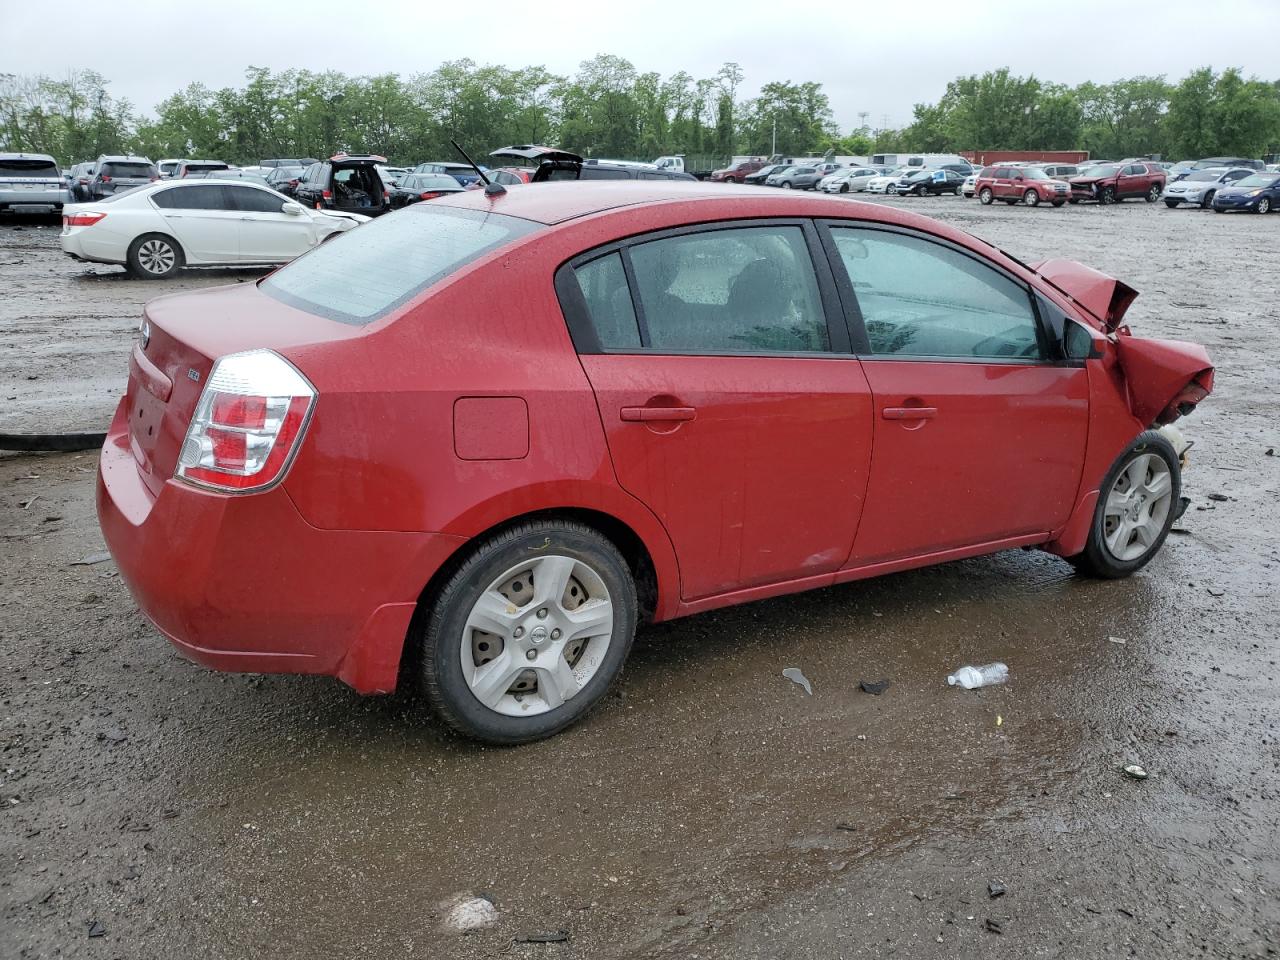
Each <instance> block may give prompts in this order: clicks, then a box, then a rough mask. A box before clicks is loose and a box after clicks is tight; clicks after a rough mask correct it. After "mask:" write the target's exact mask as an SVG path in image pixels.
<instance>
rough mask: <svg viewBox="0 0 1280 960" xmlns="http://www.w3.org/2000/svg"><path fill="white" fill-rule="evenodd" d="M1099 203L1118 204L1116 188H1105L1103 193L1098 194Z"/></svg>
mask: <svg viewBox="0 0 1280 960" xmlns="http://www.w3.org/2000/svg"><path fill="white" fill-rule="evenodd" d="M1098 202H1099V203H1105V204H1112V203H1115V202H1116V188H1115V187H1103V188H1102V192H1101V193H1099V194H1098Z"/></svg>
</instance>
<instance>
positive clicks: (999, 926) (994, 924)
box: [986, 917, 1004, 933]
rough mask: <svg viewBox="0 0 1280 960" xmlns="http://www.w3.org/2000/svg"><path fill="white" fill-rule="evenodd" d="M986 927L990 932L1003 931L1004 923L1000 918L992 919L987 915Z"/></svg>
mask: <svg viewBox="0 0 1280 960" xmlns="http://www.w3.org/2000/svg"><path fill="white" fill-rule="evenodd" d="M986 927H987V929H988V930H990V931H991V932H992V933H1004V923H1003V922H1002V921H1000V920H992V919H991V918H990V917H987V919H986Z"/></svg>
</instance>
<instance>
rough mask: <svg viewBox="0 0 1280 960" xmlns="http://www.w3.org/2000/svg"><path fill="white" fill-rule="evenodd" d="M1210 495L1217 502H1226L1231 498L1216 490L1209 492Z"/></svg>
mask: <svg viewBox="0 0 1280 960" xmlns="http://www.w3.org/2000/svg"><path fill="white" fill-rule="evenodd" d="M1208 497H1209V499H1210V500H1212V501H1214V502H1215V503H1226V502H1227V501H1229V500H1230V499H1231V498H1230V497H1228V496H1227V495H1226V494H1225V493H1218V492H1216V491H1215V492H1213V493H1211V494H1209V495H1208Z"/></svg>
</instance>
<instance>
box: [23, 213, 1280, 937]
mask: <svg viewBox="0 0 1280 960" xmlns="http://www.w3.org/2000/svg"><path fill="white" fill-rule="evenodd" d="M884 202H888V203H894V204H898V205H901V206H903V207H909V208H910V209H915V210H920V211H922V212H925V213H928V214H929V215H932V216H936V217H938V218H940V219H942V220H945V221H948V222H951V223H954V224H956V225H958V226H960V227H962V228H963V229H966V230H969V231H971V232H974V233H977V234H978V235H980V236H982V237H984V238H985V239H988V240H990V241H992V242H993V243H996V244H998V245H1000V246H1001V247H1004V248H1006V249H1008V250H1009V251H1010V252H1012V253H1014V254H1015V255H1017V256H1019V257H1021V258H1023V259H1025V260H1028V261H1031V260H1036V259H1041V258H1044V257H1047V256H1051V255H1053V256H1065V257H1071V258H1077V259H1081V260H1084V261H1085V262H1088V263H1090V264H1091V265H1093V266H1096V267H1097V268H1099V269H1101V270H1104V271H1106V272H1108V273H1112V274H1114V275H1116V276H1119V277H1121V278H1123V279H1124V280H1126V282H1129V283H1130V284H1132V285H1133V286H1134V287H1136V288H1137V289H1138V290H1140V291H1141V294H1142V295H1141V296H1140V297H1139V299H1138V300H1137V302H1136V303H1135V305H1134V306H1133V308H1132V309H1131V310H1130V313H1129V315H1128V318H1127V319H1128V322H1129V323H1131V325H1132V326H1133V328H1134V330H1135V332H1137V333H1140V334H1142V333H1150V334H1152V335H1160V336H1172V337H1182V338H1185V339H1191V340H1196V341H1199V342H1201V343H1204V344H1205V345H1206V346H1207V347H1208V348H1209V350H1210V353H1211V355H1212V356H1213V359H1214V361H1215V362H1216V364H1217V365H1218V375H1217V380H1216V389H1215V393H1214V395H1213V396H1212V397H1211V398H1210V399H1209V400H1208V401H1207V402H1206V403H1205V404H1203V405H1202V406H1201V409H1200V410H1199V411H1198V412H1197V413H1196V414H1195V415H1194V417H1192V418H1191V419H1189V420H1188V421H1186V423H1185V431H1186V433H1187V435H1188V436H1189V437H1190V438H1192V439H1194V440H1195V443H1196V445H1195V447H1194V448H1193V449H1192V452H1191V466H1190V468H1189V470H1188V471H1187V472H1186V474H1185V475H1184V484H1185V492H1186V493H1187V495H1189V496H1190V497H1191V498H1192V506H1191V508H1190V509H1189V510H1188V512H1187V514H1186V515H1185V517H1184V518H1183V519H1182V520H1181V521H1179V523H1178V524H1177V525H1176V532H1175V533H1174V534H1173V535H1171V536H1170V538H1169V540H1168V542H1167V545H1166V547H1165V549H1164V551H1163V552H1162V554H1161V555H1160V556H1159V557H1158V558H1157V559H1156V560H1155V561H1154V562H1153V563H1152V564H1151V565H1150V566H1149V567H1147V568H1146V569H1145V570H1144V571H1143V572H1142V573H1141V574H1139V575H1137V576H1135V577H1133V578H1131V579H1129V580H1125V581H1119V582H1099V581H1092V580H1084V579H1080V578H1078V577H1076V576H1075V575H1074V574H1073V572H1072V569H1071V567H1070V566H1068V565H1067V564H1066V563H1065V562H1063V561H1061V560H1059V559H1056V558H1054V557H1050V556H1048V555H1046V554H1042V553H1038V552H1035V551H1012V552H1008V553H1003V554H999V555H996V556H992V557H985V558H978V559H973V560H967V561H962V562H958V563H952V564H948V565H945V566H941V567H936V568H933V569H928V570H921V571H915V572H910V573H904V574H898V575H894V576H890V577H885V578H881V579H878V580H872V581H865V582H860V583H855V584H850V585H846V586H842V587H838V588H833V589H829V590H824V591H818V592H814V593H810V594H805V595H801V596H795V597H788V598H783V599H779V600H774V601H768V602H763V603H757V604H752V605H749V606H744V607H739V608H736V609H732V610H726V611H720V612H716V613H712V614H706V615H702V616H698V617H693V618H690V619H687V620H684V621H678V622H675V623H671V624H664V625H660V626H657V627H651V628H648V629H646V630H643V631H642V633H641V635H640V637H639V639H638V642H637V645H636V647H635V650H634V653H633V655H632V658H631V661H630V662H629V664H628V668H627V670H626V672H625V673H624V676H623V680H622V683H621V684H620V685H619V687H618V688H617V690H616V691H615V692H614V693H613V694H612V695H611V696H610V697H609V698H608V699H607V700H606V701H605V703H604V704H603V705H602V707H601V708H600V709H599V710H597V711H596V712H595V713H594V714H593V715H592V716H591V717H590V718H589V719H588V720H587V721H586V722H585V723H583V724H581V725H580V726H578V727H576V728H574V729H573V730H571V731H569V732H567V733H566V734H563V735H561V736H559V737H557V738H555V739H554V740H551V741H549V742H546V743H540V744H535V745H532V746H528V747H522V748H519V749H505V750H504V749H486V748H481V747H478V746H475V745H472V744H470V743H467V742H464V741H461V740H458V739H456V738H454V737H452V736H450V735H448V734H447V733H446V732H445V731H444V730H443V728H442V727H441V726H440V725H439V724H437V723H435V722H434V721H433V720H432V719H431V718H430V717H429V716H427V715H426V714H425V713H424V711H423V710H422V707H421V705H420V703H419V702H418V701H417V699H416V698H415V697H414V696H412V695H411V694H410V693H408V692H405V693H401V694H398V695H396V696H394V697H386V698H361V697H359V696H357V695H355V694H353V693H351V692H350V691H348V690H347V689H345V688H344V687H342V686H341V685H340V684H339V683H337V682H336V681H331V680H325V679H319V678H298V677H248V676H226V675H219V674H215V673H211V672H209V671H207V670H204V669H203V668H200V667H197V666H195V665H193V664H190V663H188V662H187V661H185V660H183V659H182V658H181V657H180V656H178V655H177V654H176V653H175V652H174V651H173V650H172V649H171V648H170V647H169V646H168V644H167V643H165V642H164V641H163V640H162V639H161V638H160V637H159V636H158V635H157V634H156V632H155V631H154V630H153V629H152V628H151V627H150V626H148V625H147V624H146V623H145V621H143V620H142V618H141V616H140V615H139V614H138V613H137V611H136V609H135V608H134V606H133V604H132V602H131V600H130V598H129V596H128V594H127V592H126V591H125V589H124V588H123V586H122V584H121V582H120V579H119V577H118V575H117V573H116V571H115V569H114V566H113V564H112V563H111V562H110V561H109V560H107V561H103V562H96V563H89V564H78V563H77V561H82V560H85V559H88V560H95V559H97V558H96V557H95V556H94V555H95V554H99V553H100V551H102V549H103V544H102V540H101V537H100V535H99V533H98V530H97V524H96V519H95V516H94V505H93V469H94V464H95V457H94V455H93V454H62V455H50V456H33V455H23V456H16V455H0V518H2V519H0V658H2V659H3V663H4V667H3V669H2V670H0V956H2V957H5V958H8V957H15V958H36V957H42V958H43V957H104V958H105V957H171V956H181V955H188V956H198V957H210V958H241V957H248V956H261V955H266V954H270V955H272V956H275V957H280V958H294V957H297V958H314V957H331V956H332V957H338V956H341V957H406V956H422V957H432V958H438V957H462V958H472V957H491V956H497V955H501V956H504V957H508V956H509V957H540V958H541V957H558V958H597V957H626V958H631V957H657V958H668V957H669V958H675V957H681V958H687V957H695V956H696V957H701V958H719V957H725V958H757V957H758V958H766V957H768V958H792V957H794V958H802V957H804V958H828V957H830V958H836V957H845V958H853V957H868V958H869V957H893V956H900V957H912V958H933V957H937V958H943V957H948V958H949V957H1010V958H1015V957H1016V958H1027V957H1071V958H1076V957H1082V958H1083V957H1088V958H1095V957H1101V956H1111V955H1116V956H1129V955H1133V956H1142V957H1191V956H1196V957H1200V956H1211V957H1231V958H1235V957H1262V956H1269V955H1274V954H1275V953H1276V952H1277V951H1280V898H1278V897H1277V892H1278V891H1280V843H1278V842H1277V837H1280V719H1278V718H1280V710H1277V707H1278V706H1280V669H1278V668H1277V659H1280V599H1277V598H1278V596H1280V591H1278V590H1277V587H1278V586H1280V577H1278V576H1277V573H1278V572H1280V538H1278V537H1277V534H1278V533H1280V516H1278V511H1277V505H1278V504H1280V460H1278V459H1277V458H1276V457H1275V456H1274V453H1273V454H1268V453H1267V451H1268V450H1272V451H1274V450H1275V448H1276V447H1277V446H1280V430H1277V428H1276V415H1277V412H1278V411H1277V400H1276V397H1277V395H1278V393H1280V391H1278V390H1277V388H1278V387H1280V383H1278V380H1280V374H1278V373H1277V366H1276V363H1275V357H1276V356H1277V355H1278V354H1280V304H1278V303H1277V301H1276V299H1275V297H1274V292H1273V290H1272V285H1271V284H1270V282H1269V281H1266V280H1263V279H1261V278H1262V276H1263V274H1264V273H1265V272H1266V270H1267V269H1269V268H1268V267H1267V266H1266V264H1267V263H1268V262H1269V259H1270V253H1269V251H1270V250H1271V249H1272V248H1274V244H1275V237H1276V231H1277V230H1280V217H1276V216H1272V217H1267V218H1263V217H1248V216H1217V215H1214V214H1211V213H1202V212H1199V211H1182V210H1177V211H1167V210H1165V209H1164V208H1163V206H1159V207H1158V208H1155V207H1150V206H1148V205H1146V204H1143V203H1133V202H1130V203H1125V204H1122V205H1119V206H1117V207H1114V208H1108V209H1100V208H1094V207H1065V208H1062V209H1061V210H1052V209H1036V210H1032V209H1026V208H1021V207H1019V208H1008V207H1004V206H1002V205H997V206H996V207H992V208H983V207H979V206H978V205H977V203H976V202H971V201H962V200H954V199H952V198H940V199H937V200H915V199H902V200H897V199H890V200H886V201H884ZM16 226H21V227H23V229H21V230H16V229H15V224H14V222H13V221H12V220H10V219H3V220H0V289H3V290H4V296H3V299H0V330H2V331H3V336H2V337H0V390H3V393H0V397H3V398H5V402H4V404H3V407H0V410H3V414H0V432H5V431H8V432H49V431H50V430H55V429H74V430H94V429H103V428H104V427H105V423H106V420H107V418H108V417H109V415H110V412H111V409H112V407H113V405H114V400H115V397H116V396H117V395H118V393H119V391H120V389H121V387H122V385H123V381H124V377H125V375H126V364H127V356H128V351H129V349H130V347H131V344H132V340H133V330H134V328H135V327H136V324H137V320H138V312H139V308H140V305H141V304H142V303H143V302H144V301H145V300H146V299H148V298H149V297H152V296H156V295H159V294H161V293H166V292H174V291H176V290H179V289H189V288H190V287H191V286H193V285H204V284H209V283H219V282H223V283H225V282H237V281H248V280H250V279H252V278H253V277H254V276H257V275H258V274H256V273H249V272H232V273H226V272H222V273H189V274H187V275H184V276H183V277H182V278H181V279H180V280H179V281H177V282H174V283H168V284H154V283H143V282H139V281H134V280H131V279H128V278H126V277H125V276H124V275H123V273H122V272H121V271H118V270H116V269H114V268H109V267H88V266H85V265H79V264H74V263H73V262H72V261H70V260H67V259H66V258H64V257H62V255H61V254H60V252H59V251H58V249H57V243H56V228H55V227H54V226H48V227H46V229H44V230H38V229H37V227H38V226H39V223H38V222H37V221H34V220H31V221H20V222H18V223H17V224H16ZM32 377H34V379H28V378H32ZM1009 482H1010V483H1011V484H1015V483H1017V482H1018V478H1017V477H1010V478H1009ZM1211 493H1212V494H1214V495H1215V496H1217V497H1225V498H1226V499H1210V498H1209V494H1211ZM1118 641H1123V642H1118ZM994 660H1001V661H1004V662H1005V663H1007V664H1008V665H1009V668H1010V679H1009V682H1008V683H1007V684H1005V685H1002V686H997V687H991V688H986V689H981V690H974V691H964V690H960V689H958V688H953V687H948V686H947V684H946V680H945V678H946V676H947V674H949V673H951V672H952V671H953V670H954V669H955V668H956V667H959V666H961V665H962V664H966V663H973V664H981V663H986V662H989V661H994ZM792 667H795V668H799V669H800V670H801V671H802V672H803V675H804V677H805V678H806V679H807V680H808V681H809V683H810V684H811V686H812V691H813V692H812V695H811V696H810V695H808V694H806V692H805V690H804V689H803V688H802V687H801V686H799V685H797V684H796V683H793V682H792V681H791V680H789V679H787V678H786V677H784V676H783V670H784V669H787V668H792ZM879 680H889V681H890V685H889V687H888V688H887V689H886V690H885V691H884V692H883V693H882V694H880V695H871V694H868V693H866V692H864V691H863V690H862V689H860V687H859V684H860V682H862V681H866V682H867V683H868V684H872V683H874V682H875V681H879ZM1129 764H1139V765H1141V766H1142V767H1143V768H1145V770H1146V771H1147V772H1148V774H1149V776H1148V778H1147V779H1145V780H1135V779H1133V778H1131V777H1129V776H1128V775H1126V774H1125V773H1124V771H1123V767H1124V766H1126V765H1129ZM990 884H996V885H997V886H996V887H995V889H999V888H1000V887H1001V886H1002V887H1003V888H1004V890H1005V891H1006V892H1005V893H1003V895H1000V896H998V897H993V896H992V895H991V887H989V885H990ZM458 894H471V895H482V896H485V897H488V898H489V899H491V900H492V902H493V903H494V904H495V906H496V908H497V912H498V920H497V922H496V923H495V924H494V925H492V926H489V927H487V928H484V929H480V930H477V931H475V932H473V933H470V934H467V935H460V934H450V933H446V932H445V931H444V928H443V924H444V920H445V912H446V909H447V906H446V905H447V901H448V900H449V899H450V898H452V897H454V896H456V895H458ZM559 931H565V932H566V933H567V939H561V940H557V941H555V942H549V943H525V942H517V941H521V940H524V939H528V938H530V937H536V936H539V935H543V934H556V935H557V936H558V932H559Z"/></svg>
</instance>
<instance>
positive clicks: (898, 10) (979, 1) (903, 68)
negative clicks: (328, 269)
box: [0, 0, 1280, 132]
mask: <svg viewBox="0 0 1280 960" xmlns="http://www.w3.org/2000/svg"><path fill="white" fill-rule="evenodd" d="M59 9H60V8H58V7H57V6H56V5H55V6H49V7H46V6H44V5H43V4H39V3H31V2H25V0H0V23H3V25H4V27H3V32H4V33H5V34H6V35H7V36H8V37H11V38H19V37H20V38H23V42H21V43H15V44H4V45H3V52H2V53H0V72H6V73H45V74H51V75H57V74H59V73H62V72H64V71H66V70H67V69H68V68H70V67H90V68H92V69H95V70H97V71H99V72H100V73H102V74H103V75H104V76H105V77H107V78H108V79H109V80H110V81H111V90H112V91H113V93H114V94H115V95H117V96H122V97H127V98H128V99H129V100H131V101H133V103H134V104H135V106H137V107H140V108H142V109H143V110H144V111H146V112H151V111H152V110H153V108H154V107H155V105H156V103H158V102H159V101H160V100H162V99H164V97H166V96H168V95H169V94H170V93H173V92H174V91H176V90H178V89H180V88H182V87H184V86H186V85H187V84H188V83H191V82H193V81H200V82H202V83H204V84H206V85H208V86H210V87H223V86H233V85H234V86H239V85H241V83H242V82H243V77H244V68H245V67H246V66H247V65H250V64H252V65H254V66H264V67H270V68H272V69H278V70H283V69H287V68H289V67H300V68H305V69H309V70H315V71H320V70H327V69H334V70H341V71H344V72H346V73H350V74H374V73H386V72H394V73H400V74H402V75H408V74H414V73H420V72H425V71H428V70H431V69H432V68H434V67H435V66H437V65H438V64H440V63H442V62H443V61H446V60H455V59H459V58H461V57H470V58H471V59H473V60H475V61H476V62H477V63H501V64H505V65H507V66H526V65H530V64H542V65H545V66H546V67H548V68H549V69H551V70H552V71H554V72H556V73H561V74H569V73H572V72H573V71H574V70H575V69H576V67H577V65H578V63H580V62H581V61H582V60H585V59H588V58H590V57H592V56H594V55H595V54H597V53H613V54H617V55H619V56H623V57H626V58H627V59H629V60H631V61H632V62H633V63H634V64H635V65H636V67H637V68H638V69H639V70H641V71H646V70H656V71H658V72H659V73H661V74H663V75H664V76H667V75H669V74H671V73H674V72H676V71H677V70H682V69H683V70H687V71H688V72H689V73H691V74H692V75H693V76H694V77H702V76H710V75H712V74H714V73H715V71H716V70H717V69H719V67H720V64H722V63H723V62H725V61H726V60H734V61H737V62H738V63H740V64H741V65H742V68H743V70H744V71H745V73H746V81H745V84H744V92H745V93H747V94H751V93H753V92H754V91H755V90H756V89H757V88H758V87H759V85H760V84H762V83H765V82H768V81H770V80H793V81H797V82H799V81H805V80H816V81H819V82H820V83H822V85H823V87H824V88H825V90H826V92H827V95H828V96H829V97H830V98H831V105H832V108H833V110H834V111H835V116H836V120H837V122H838V123H839V124H840V127H841V130H842V131H843V132H847V131H848V130H850V129H852V128H853V127H855V126H857V125H858V123H859V118H858V115H859V113H860V112H862V111H866V112H867V114H868V122H869V123H870V125H871V126H872V127H879V126H881V125H882V123H883V122H885V121H886V120H887V121H888V123H889V125H891V126H901V125H903V124H905V123H907V122H909V121H910V119H911V106H912V104H914V103H917V102H920V101H933V100H936V99H937V98H938V97H939V96H940V95H941V93H942V91H943V89H944V88H945V86H946V83H947V81H948V80H951V79H953V78H954V77H956V76H957V75H960V74H969V73H981V72H983V71H985V70H990V69H994V68H997V67H1001V66H1008V67H1010V68H1011V69H1012V70H1013V71H1014V72H1015V73H1018V74H1035V75H1036V76H1037V77H1039V78H1041V79H1042V80H1048V81H1054V82H1060V83H1068V84H1076V83H1080V82H1083V81H1085V80H1095V81H1108V80H1114V79H1116V78H1118V77H1126V76H1134V75H1137V74H1161V73H1162V74H1165V75H1167V76H1168V77H1169V78H1171V79H1176V78H1178V77H1181V76H1183V75H1184V74H1186V73H1187V72H1189V71H1190V70H1193V69H1195V68H1197V67H1201V66H1212V67H1214V68H1216V69H1222V68H1225V67H1230V66H1237V67H1241V68H1243V70H1244V72H1245V74H1246V75H1249V74H1253V73H1256V74H1258V75H1259V76H1262V77H1264V78H1266V79H1271V80H1274V79H1280V57H1277V56H1276V46H1275V43H1276V27H1277V26H1280V0H1157V2H1155V3H1138V4H1135V3H1132V2H1126V0H1068V2H1064V3H1051V2H1048V0H1030V2H1016V0H1015V2H1012V3H1011V2H1009V0H1000V2H995V0H974V2H967V3H966V2H944V0H910V2H907V3H894V2H882V3H876V2H875V0H860V2H853V0H828V2H815V3H794V2H781V3H779V2H776V0H768V2H759V0H729V2H713V0H702V2H683V0H682V2H677V0H618V2H614V3H608V2H599V0H595V2H589V3H582V2H569V3H554V2H553V3H530V2H527V0H507V2H499V3H484V2H481V3H476V4H458V3H450V4H443V3H430V2H425V0H416V2H412V0H377V2H375V3H363V2H354V0H334V2H330V0H309V2H298V3H293V2H289V0H284V2H280V0H260V2H257V3H244V2H238V0H219V2H217V3H212V4H204V3H196V4H190V3H182V2H178V3H173V2H168V3H164V4H160V3H153V2H150V0H133V2H131V3H128V4H125V5H121V4H108V5H107V6H105V7H103V6H101V5H95V4H92V3H91V4H90V5H89V6H79V7H72V8H67V9H68V10H72V11H74V12H73V13H71V14H70V15H62V14H59V13H58V12H57V11H58V10H59ZM468 9H474V10H476V11H482V10H483V11H497V12H496V13H480V12H476V13H467V12H465V11H467V10H468ZM94 10H98V11H99V13H96V14H95V13H92V12H91V11H94ZM295 11H296V12H295ZM326 11H327V12H326ZM997 11H1003V12H997ZM63 13H66V11H65V10H64V11H63Z"/></svg>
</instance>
